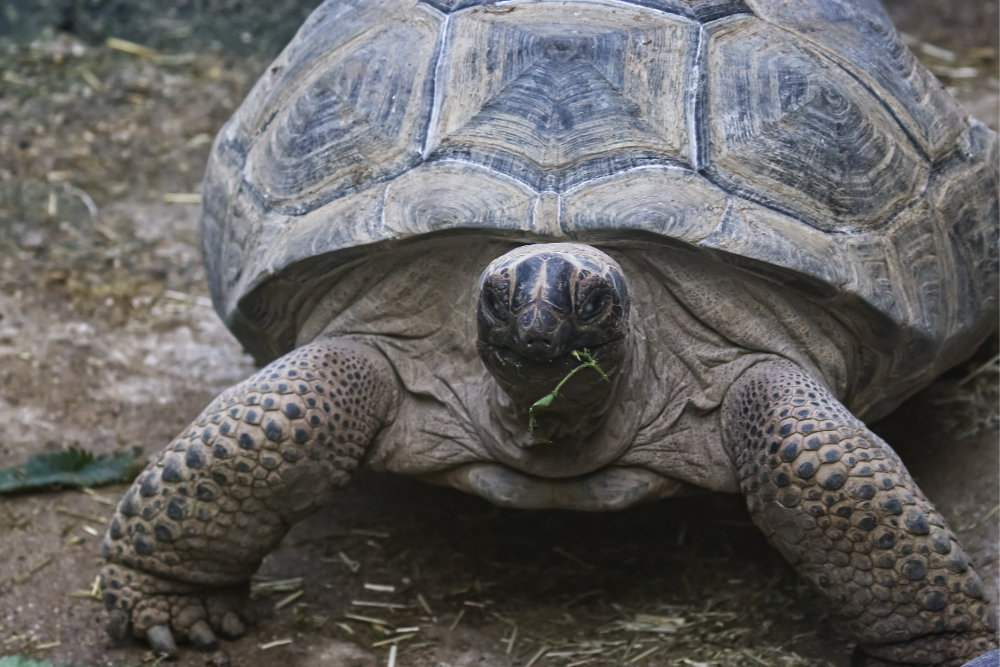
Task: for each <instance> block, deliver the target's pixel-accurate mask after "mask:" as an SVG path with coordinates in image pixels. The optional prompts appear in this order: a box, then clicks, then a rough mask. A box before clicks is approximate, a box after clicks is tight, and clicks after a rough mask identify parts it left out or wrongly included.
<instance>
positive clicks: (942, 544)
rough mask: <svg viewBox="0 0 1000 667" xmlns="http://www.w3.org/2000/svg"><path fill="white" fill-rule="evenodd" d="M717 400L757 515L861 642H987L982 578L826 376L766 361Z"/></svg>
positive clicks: (992, 634)
mask: <svg viewBox="0 0 1000 667" xmlns="http://www.w3.org/2000/svg"><path fill="white" fill-rule="evenodd" d="M722 409H723V414H722V421H723V430H724V437H725V441H726V445H727V447H728V448H729V451H730V455H731V456H732V458H733V461H734V463H735V464H736V467H737V469H738V473H739V478H740V486H741V489H742V491H743V494H744V495H745V496H746V499H747V506H748V507H749V510H750V514H751V516H752V518H753V521H754V523H755V524H756V525H757V526H758V527H759V528H760V529H761V530H762V531H764V534H765V535H767V538H768V540H769V541H770V542H771V543H772V544H773V545H774V546H775V547H777V548H778V549H779V550H780V551H781V553H782V554H783V555H784V556H785V558H787V559H788V560H789V561H790V562H791V563H792V564H793V565H794V566H795V567H796V569H797V570H798V571H799V573H800V574H801V575H802V576H804V577H805V578H806V579H808V580H809V581H810V582H811V583H812V584H813V585H815V586H816V587H817V588H819V590H820V591H821V592H823V593H824V594H825V595H826V596H827V597H828V598H829V600H830V603H831V604H832V606H833V608H834V612H835V613H836V615H837V616H839V617H840V618H841V619H843V620H844V621H845V622H846V624H847V627H848V629H849V630H850V631H851V632H852V634H853V635H854V636H855V637H856V638H857V639H858V642H859V650H860V652H863V653H864V654H866V655H868V656H874V657H876V658H877V659H878V660H882V661H887V662H889V663H891V664H896V663H899V664H909V665H961V664H962V663H963V662H964V661H965V660H969V659H971V658H973V657H975V656H977V655H979V654H981V653H983V652H985V651H987V650H989V649H991V648H995V647H996V621H995V617H994V616H993V611H992V610H991V609H990V606H989V603H988V602H987V600H986V598H985V596H984V592H983V584H982V581H981V580H980V579H979V576H978V575H977V574H976V572H975V570H974V569H973V567H972V565H971V564H970V563H969V558H968V556H966V554H965V551H964V550H963V549H962V547H961V545H959V544H958V542H957V540H956V538H955V535H954V534H953V533H952V531H951V530H950V529H949V527H948V525H947V524H946V523H945V520H944V518H943V517H942V516H941V515H940V514H939V513H938V512H937V510H935V509H934V507H933V506H932V505H931V503H930V502H929V501H928V500H927V499H926V498H925V497H924V495H923V493H921V491H920V489H919V488H917V485H916V484H915V483H914V481H913V479H912V478H911V477H910V475H909V473H908V472H907V471H906V468H905V467H903V464H902V462H901V461H900V460H899V457H898V456H896V453H895V452H893V451H892V449H891V448H889V446H888V445H886V444H885V442H883V441H882V440H881V439H880V438H879V437H878V436H877V435H875V434H874V433H872V432H871V431H870V430H869V429H868V428H867V427H866V426H865V425H864V424H863V423H861V421H859V420H858V419H857V418H856V417H854V415H852V414H851V413H850V412H849V411H848V410H847V408H845V407H844V406H843V405H841V403H840V402H839V401H838V400H837V399H836V397H834V396H833V395H832V394H831V393H830V392H829V390H827V389H826V387H824V386H823V385H822V384H821V383H820V382H818V381H816V380H814V379H813V378H812V377H810V376H809V375H808V374H806V373H805V372H804V371H803V370H802V369H800V368H799V367H797V366H795V365H794V364H792V363H790V362H787V361H783V360H782V361H778V360H775V361H772V362H764V363H760V364H757V365H755V366H753V367H751V368H750V369H749V370H747V371H746V372H745V373H744V374H743V375H742V376H741V377H740V379H739V380H737V382H736V383H735V384H734V385H733V387H732V388H731V389H730V391H729V393H728V394H727V396H726V399H725V401H724V402H723V407H722ZM883 664H884V663H883Z"/></svg>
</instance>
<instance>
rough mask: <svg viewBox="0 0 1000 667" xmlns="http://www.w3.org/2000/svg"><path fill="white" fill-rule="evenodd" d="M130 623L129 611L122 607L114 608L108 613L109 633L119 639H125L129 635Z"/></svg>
mask: <svg viewBox="0 0 1000 667" xmlns="http://www.w3.org/2000/svg"><path fill="white" fill-rule="evenodd" d="M129 623H130V621H129V615H128V612H126V611H124V610H122V609H115V610H112V611H111V613H110V614H108V625H107V630H108V634H109V635H111V637H112V638H113V639H116V640H117V641H121V640H123V639H125V637H126V636H127V635H128V627H129Z"/></svg>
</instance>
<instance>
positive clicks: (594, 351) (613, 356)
mask: <svg viewBox="0 0 1000 667" xmlns="http://www.w3.org/2000/svg"><path fill="white" fill-rule="evenodd" d="M477 347H478V348H479V356H480V358H481V359H482V360H483V364H484V365H485V366H486V368H487V370H489V372H490V373H491V374H492V375H493V377H495V378H496V379H497V381H498V382H499V383H500V386H501V387H502V388H503V390H504V392H505V393H507V395H508V396H510V397H511V398H512V399H514V400H515V402H517V403H523V402H525V401H527V403H529V404H530V403H532V402H534V401H536V400H538V399H539V398H541V397H542V396H544V395H545V394H547V393H549V392H551V391H552V390H553V388H554V387H555V386H556V385H557V384H558V383H559V382H560V381H561V380H563V378H565V377H566V376H567V375H568V374H569V373H571V372H572V371H573V370H574V369H575V368H577V367H579V366H580V365H581V363H582V361H581V358H580V357H578V356H576V355H574V354H573V353H574V352H586V353H588V354H589V355H590V356H591V357H592V358H593V359H594V361H595V362H596V364H597V366H598V367H599V368H600V370H601V371H602V372H603V374H604V375H606V376H607V378H608V379H610V380H614V378H615V377H616V376H617V375H618V374H619V372H620V371H621V369H622V366H623V364H624V361H625V357H626V355H627V349H628V345H627V340H626V338H625V337H624V336H621V337H618V338H615V339H612V340H607V341H603V342H601V343H600V344H599V345H588V346H586V347H583V346H581V347H580V348H579V349H576V348H574V349H572V350H570V351H569V352H566V353H565V354H560V355H557V356H551V357H545V358H532V357H529V356H526V355H525V354H523V353H522V352H520V351H518V350H515V349H512V348H510V347H507V346H504V345H497V344H495V343H490V342H487V341H479V342H478V344H477ZM581 379H582V380H583V382H582V383H581V384H584V385H587V384H591V383H592V382H593V381H597V382H600V383H601V384H607V382H606V381H605V380H604V378H603V377H602V375H601V374H599V373H596V372H591V373H587V374H585V376H584V377H583V378H581ZM584 392H585V393H589V390H584ZM599 393H602V394H603V393H605V392H599ZM595 398H596V396H595Z"/></svg>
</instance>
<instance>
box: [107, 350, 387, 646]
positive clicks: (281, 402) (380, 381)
mask: <svg viewBox="0 0 1000 667" xmlns="http://www.w3.org/2000/svg"><path fill="white" fill-rule="evenodd" d="M396 382H397V381H396V379H395V375H394V374H393V371H392V369H391V367H390V366H389V364H388V362H387V361H386V360H385V359H384V358H383V357H382V356H381V355H380V354H379V353H377V352H375V351H374V350H372V349H371V348H368V347H366V346H364V345H361V344H358V343H354V342H350V341H343V340H329V341H323V342H318V343H313V344H311V345H306V346H304V347H301V348H298V349H296V350H295V351H293V352H291V353H289V354H287V355H285V356H284V357H282V358H280V359H278V360H276V361H274V362H272V363H271V364H270V365H268V366H266V367H265V368H263V369H261V370H260V371H259V372H257V373H256V374H254V375H253V376H252V377H250V378H249V379H248V380H246V381H244V382H242V383H240V384H238V385H236V386H235V387H232V388H231V389H229V390H227V391H225V392H223V393H222V394H221V395H219V396H218V398H216V399H215V400H214V401H213V402H212V403H211V404H210V405H209V406H208V407H207V408H206V409H205V410H204V411H203V412H202V413H201V415H199V416H198V418H197V419H195V421H194V422H193V423H192V424H191V426H190V427H188V428H187V429H186V430H185V431H184V432H183V433H182V434H181V435H180V436H179V437H177V438H176V439H175V440H174V441H173V442H172V443H170V445H169V446H168V447H167V448H166V449H165V450H164V451H163V452H162V453H161V454H160V455H159V457H158V458H157V459H156V460H155V461H154V462H153V463H151V464H150V465H149V466H148V467H147V468H146V470H145V471H144V472H143V473H142V474H141V475H140V476H139V477H138V478H137V479H136V480H135V483H134V484H133V485H132V488H130V489H129V491H128V492H127V493H126V494H125V496H124V497H123V498H122V500H121V502H120V503H119V505H118V509H117V511H116V512H115V515H114V517H113V518H112V520H111V526H110V528H109V529H108V533H107V535H106V536H105V538H104V544H103V546H102V551H103V554H104V556H105V557H106V558H107V560H108V565H106V566H105V567H104V568H103V569H102V570H101V576H100V585H101V592H102V597H103V600H104V604H105V606H106V607H107V608H108V610H109V611H110V612H111V614H110V620H109V632H110V633H111V634H112V635H114V636H117V637H122V636H124V635H125V634H126V633H127V632H128V630H129V627H131V631H132V633H133V634H134V635H135V636H136V637H139V638H146V639H147V640H148V641H149V642H150V645H151V646H152V647H153V649H154V650H156V651H158V652H161V653H167V654H171V655H172V654H174V653H176V646H175V645H174V636H176V637H178V638H179V639H181V640H190V641H191V642H192V643H194V644H195V645H196V646H199V647H202V648H208V647H211V646H213V645H214V644H215V643H216V639H215V633H216V632H217V633H219V634H221V635H223V636H226V637H233V636H238V635H240V634H242V633H243V630H244V628H243V623H242V621H241V620H240V618H239V615H238V612H239V610H240V608H241V606H242V603H243V601H244V599H245V592H246V582H247V580H248V579H249V578H250V575H251V574H253V572H254V571H256V569H257V567H258V566H259V565H260V562H261V560H262V559H263V558H264V556H265V555H267V553H268V552H269V551H271V549H273V548H274V547H275V546H276V545H277V543H278V542H279V541H280V540H281V538H282V537H283V536H284V535H285V533H286V532H287V531H288V529H289V528H290V527H291V525H292V524H293V523H294V522H295V521H298V520H299V519H301V518H303V517H305V516H306V515H308V514H310V513H312V512H314V511H315V510H317V509H319V508H320V507H321V506H322V505H323V504H324V503H325V502H326V501H328V500H329V499H330V497H331V496H332V494H333V493H334V492H335V491H336V489H337V487H340V486H342V485H344V484H345V483H347V481H348V480H349V479H350V477H351V474H352V472H353V471H354V470H355V469H356V468H357V466H358V464H359V462H360V460H361V458H362V457H363V456H364V454H365V451H366V449H367V447H368V445H369V443H370V442H371V441H372V438H373V437H374V436H375V434H376V433H377V432H378V430H379V429H380V428H381V427H382V425H383V423H384V422H385V420H386V419H387V417H388V415H389V412H390V410H391V407H392V405H394V403H395V397H396V392H397V385H396Z"/></svg>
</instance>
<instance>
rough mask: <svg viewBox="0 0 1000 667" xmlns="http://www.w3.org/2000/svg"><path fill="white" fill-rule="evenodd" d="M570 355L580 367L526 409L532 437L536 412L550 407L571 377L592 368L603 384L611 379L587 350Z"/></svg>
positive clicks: (535, 427) (535, 423)
mask: <svg viewBox="0 0 1000 667" xmlns="http://www.w3.org/2000/svg"><path fill="white" fill-rule="evenodd" d="M571 354H572V355H573V357H574V358H575V359H576V360H577V361H579V362H580V365H579V366H577V367H576V368H573V369H572V370H571V371H570V372H569V373H566V375H565V376H564V377H563V379H562V380H559V384H557V385H556V388H555V389H553V390H552V391H550V392H549V393H547V394H545V395H544V396H542V397H541V398H540V399H538V400H537V401H535V402H534V403H532V404H531V407H530V408H528V432H529V433H531V434H532V435H534V433H535V429H537V428H538V413H537V411H538V410H540V409H543V408H547V407H549V406H551V405H552V401H554V400H556V399H557V398H559V390H560V389H562V388H563V385H565V384H566V383H567V382H569V379H570V378H571V377H573V376H574V375H576V374H577V373H579V372H580V371H582V370H583V369H585V368H593V369H594V370H595V371H597V372H598V373H599V374H600V376H601V379H603V380H604V381H605V382H610V381H611V379H610V378H609V377H608V374H607V373H605V372H604V369H602V368H601V367H600V366H599V365H598V363H597V359H594V356H593V355H592V354H590V352H589V351H588V350H573V352H572V353H571Z"/></svg>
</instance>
